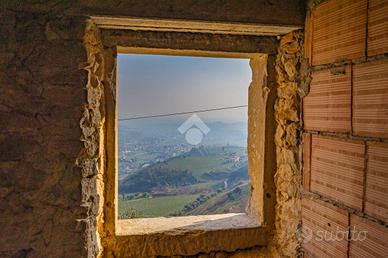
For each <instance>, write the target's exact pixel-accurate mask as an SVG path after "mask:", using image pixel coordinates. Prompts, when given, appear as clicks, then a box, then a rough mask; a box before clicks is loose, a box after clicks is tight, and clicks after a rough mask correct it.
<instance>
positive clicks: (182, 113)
mask: <svg viewBox="0 0 388 258" xmlns="http://www.w3.org/2000/svg"><path fill="white" fill-rule="evenodd" d="M247 106H248V105H240V106H231V107H220V108H211V109H202V110H194V111H186V112H177V113H169V114H158V115H148V116H133V117H128V118H119V119H118V120H119V121H128V120H135V119H146V118H154V117H166V116H177V115H185V114H194V113H204V112H210V111H218V110H226V109H237V108H243V107H247Z"/></svg>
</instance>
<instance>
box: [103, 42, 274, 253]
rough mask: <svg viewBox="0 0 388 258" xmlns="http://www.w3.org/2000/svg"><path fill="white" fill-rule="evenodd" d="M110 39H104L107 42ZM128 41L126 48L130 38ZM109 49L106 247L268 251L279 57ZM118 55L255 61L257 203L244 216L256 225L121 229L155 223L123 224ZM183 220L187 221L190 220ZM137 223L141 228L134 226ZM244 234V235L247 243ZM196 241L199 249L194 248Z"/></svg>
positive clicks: (252, 109) (251, 127)
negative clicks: (120, 215) (265, 248)
mask: <svg viewBox="0 0 388 258" xmlns="http://www.w3.org/2000/svg"><path fill="white" fill-rule="evenodd" d="M106 40H107V39H104V41H106ZM123 41H124V43H125V39H123ZM121 43H122V42H121ZM107 49H109V50H107V51H105V52H104V59H105V63H106V67H112V68H113V71H114V72H113V73H111V74H107V75H106V78H109V80H108V81H109V83H107V85H106V89H105V102H106V107H105V109H106V110H105V116H106V129H105V131H106V133H105V138H106V141H105V150H106V176H105V185H104V200H103V203H104V220H105V223H104V236H103V237H102V238H103V241H102V242H103V245H104V248H106V249H111V250H112V251H113V252H115V253H123V254H125V255H126V256H127V255H129V256H131V255H132V256H134V257H143V256H142V255H144V257H148V256H151V255H164V256H173V255H193V254H196V253H199V252H208V251H213V250H225V251H234V250H236V249H244V248H249V247H254V246H266V245H267V243H268V241H269V234H270V233H269V232H271V230H272V229H273V228H274V225H273V222H274V213H275V212H274V203H275V199H274V196H275V193H274V186H273V185H274V183H273V174H274V171H275V168H276V160H275V157H276V156H275V153H274V152H275V144H274V141H273V136H274V132H275V119H274V111H273V104H274V99H275V94H276V92H275V90H274V85H275V84H274V82H273V81H274V80H273V78H271V76H272V75H273V74H274V71H273V70H271V71H270V72H269V71H268V69H272V68H271V67H274V65H273V63H274V58H273V56H271V55H268V54H266V53H249V52H237V51H223V50H220V51H214V50H211V51H208V50H192V49H176V48H171V49H165V48H156V47H133V46H127V45H125V44H117V45H115V46H113V47H107ZM117 53H131V54H135V53H137V54H139V53H142V54H161V55H184V56H203V57H226V58H249V59H250V67H251V70H252V82H251V84H250V87H249V94H248V95H249V101H248V164H249V165H248V173H249V177H250V184H251V198H250V205H249V207H248V213H247V215H246V217H244V216H242V217H243V218H242V220H244V219H253V220H254V221H255V222H257V223H256V224H255V223H252V220H251V221H250V222H249V223H246V224H244V223H242V224H239V223H229V224H228V223H224V224H223V226H221V227H218V228H217V227H216V228H214V227H212V226H211V225H210V224H206V223H202V226H199V227H195V228H173V227H172V228H168V229H165V230H163V231H157V230H154V231H153V230H150V231H145V230H138V231H136V230H135V231H134V230H128V231H127V232H126V230H125V229H123V228H122V227H123V226H120V224H126V225H125V227H127V228H128V227H131V226H132V227H133V228H136V227H137V228H140V229H141V228H142V226H143V227H145V226H147V225H148V226H149V225H150V223H151V224H152V223H153V222H152V218H151V219H148V218H144V219H130V220H131V222H128V221H125V222H120V221H119V220H118V201H117V198H118V187H117V185H118V158H117V154H118V137H117V134H118V128H117V122H118V120H117V118H118V113H117V101H116V100H117V87H118V82H117V69H116V67H117V62H116V57H117ZM108 70H110V69H107V71H108ZM268 74H270V76H268ZM109 86H110V87H109ZM257 121H261V122H257ZM206 216H212V215H201V217H204V220H206ZM196 217H197V216H196ZM183 218H186V219H187V218H188V217H183ZM197 218H198V217H197ZM159 219H160V220H161V223H162V224H163V223H172V222H173V221H174V218H173V219H171V218H159ZM223 219H225V218H223ZM147 220H148V222H147ZM193 221H194V220H193ZM247 221H249V220H247ZM237 222H238V221H237ZM133 223H140V224H136V225H135V226H133V225H134V224H133ZM210 223H211V222H210ZM139 225H140V227H139ZM236 225H237V226H236ZM120 227H121V228H120ZM242 235H244V237H243V238H242V237H241V236H242ZM193 241H195V242H196V243H197V244H196V245H192V243H193ZM104 243H105V244H104ZM139 243H141V244H143V245H144V246H143V247H142V248H139V249H141V250H143V251H144V250H147V252H146V254H144V253H139V250H135V249H134V248H131V246H133V245H139ZM174 250H175V251H174Z"/></svg>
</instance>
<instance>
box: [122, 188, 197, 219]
mask: <svg viewBox="0 0 388 258" xmlns="http://www.w3.org/2000/svg"><path fill="white" fill-rule="evenodd" d="M198 196H199V194H189V195H178V196H164V197H157V198H147V199H137V200H123V199H121V198H120V199H119V207H120V209H119V213H120V214H124V213H125V211H126V210H127V209H130V208H132V209H136V210H137V211H139V212H141V217H143V218H149V217H160V216H165V215H166V214H170V213H173V212H176V211H179V210H182V209H183V207H184V206H185V204H187V203H190V202H192V201H194V200H195V199H196V198H197V197H198ZM120 217H121V216H120Z"/></svg>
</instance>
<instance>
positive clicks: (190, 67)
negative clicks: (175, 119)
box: [118, 54, 251, 122]
mask: <svg viewBox="0 0 388 258" xmlns="http://www.w3.org/2000/svg"><path fill="white" fill-rule="evenodd" d="M250 81H251V71H250V68H249V60H248V59H231V58H207V57H206V58H205V57H184V56H162V55H139V54H131V55H129V54H120V55H118V82H119V91H118V95H119V99H118V106H119V118H125V117H133V116H143V115H155V114H166V113H175V112H184V111H192V110H198V109H209V108H219V107H225V106H237V105H246V104H247V103H248V86H249V83H250ZM198 115H199V116H200V117H201V118H204V119H205V120H207V121H209V120H211V121H224V122H226V121H228V122H237V121H244V122H246V120H247V108H240V109H237V110H225V111H213V112H208V113H199V114H198Z"/></svg>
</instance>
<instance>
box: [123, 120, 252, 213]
mask: <svg viewBox="0 0 388 258" xmlns="http://www.w3.org/2000/svg"><path fill="white" fill-rule="evenodd" d="M180 123H181V121H178V120H176V121H175V120H157V121H155V120H147V121H144V120H143V121H137V120H133V121H120V122H119V126H118V127H119V141H118V145H119V219H127V218H141V217H161V216H164V217H169V216H186V215H205V214H220V213H231V212H233V213H234V212H245V208H246V206H247V201H248V197H249V177H248V162H247V150H246V145H247V142H246V141H247V128H246V123H239V122H236V123H223V122H222V123H221V122H213V123H207V125H208V126H209V128H210V129H211V131H210V133H209V134H207V135H206V136H205V138H204V140H203V142H202V143H201V144H200V145H196V146H192V145H189V144H188V143H187V142H186V141H185V138H184V135H181V134H180V133H179V132H178V131H177V128H178V127H179V125H180Z"/></svg>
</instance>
